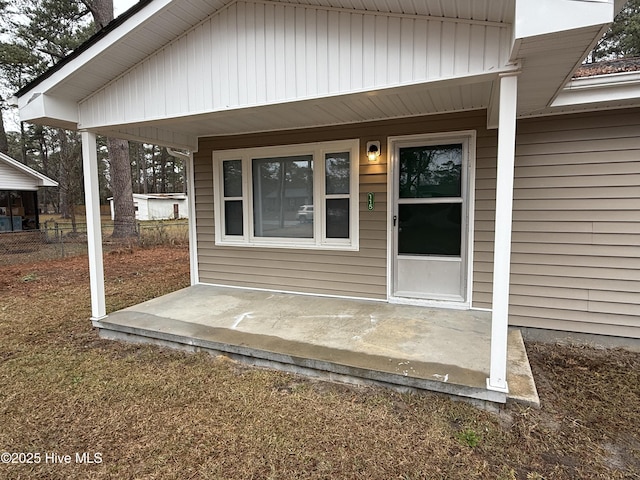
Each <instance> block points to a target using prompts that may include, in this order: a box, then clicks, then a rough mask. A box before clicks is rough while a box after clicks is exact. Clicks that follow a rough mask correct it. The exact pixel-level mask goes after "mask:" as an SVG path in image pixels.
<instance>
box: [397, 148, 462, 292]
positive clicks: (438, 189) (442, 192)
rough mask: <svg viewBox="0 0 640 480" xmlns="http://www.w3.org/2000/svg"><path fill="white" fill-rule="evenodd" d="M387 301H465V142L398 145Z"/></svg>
mask: <svg viewBox="0 0 640 480" xmlns="http://www.w3.org/2000/svg"><path fill="white" fill-rule="evenodd" d="M393 154H394V159H393V161H394V180H393V181H394V190H395V191H394V199H395V204H394V212H393V223H394V226H393V241H394V245H393V256H394V258H393V263H394V269H393V275H394V278H393V296H394V297H404V298H413V299H420V300H428V301H434V302H455V303H464V302H466V301H467V261H468V259H467V257H468V255H467V247H468V243H469V239H468V232H469V229H468V202H467V197H468V190H469V188H468V174H467V167H468V162H469V160H468V159H469V141H468V139H465V138H453V139H440V140H439V141H432V140H431V139H427V138H425V139H422V140H420V139H412V140H407V141H402V140H398V141H396V142H394V144H393Z"/></svg>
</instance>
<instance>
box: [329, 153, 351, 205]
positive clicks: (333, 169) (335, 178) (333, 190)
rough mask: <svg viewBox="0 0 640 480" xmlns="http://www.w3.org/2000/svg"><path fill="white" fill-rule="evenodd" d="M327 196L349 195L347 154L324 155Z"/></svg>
mask: <svg viewBox="0 0 640 480" xmlns="http://www.w3.org/2000/svg"><path fill="white" fill-rule="evenodd" d="M324 162H325V170H326V191H327V195H335V194H347V195H348V194H349V174H350V162H349V152H342V153H329V154H327V155H325V160H324Z"/></svg>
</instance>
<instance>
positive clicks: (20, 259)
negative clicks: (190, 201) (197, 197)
mask: <svg viewBox="0 0 640 480" xmlns="http://www.w3.org/2000/svg"><path fill="white" fill-rule="evenodd" d="M112 232H113V223H106V224H105V223H103V225H102V240H103V249H104V251H105V252H109V251H111V250H117V249H119V248H122V247H123V245H126V246H131V245H136V246H140V247H149V246H156V245H172V246H176V247H184V248H188V246H189V224H188V221H187V220H176V221H148V222H138V223H137V225H136V232H135V236H133V237H130V238H126V239H114V238H112V237H111V234H112ZM86 254H87V225H86V223H77V224H76V225H75V226H73V225H71V223H67V222H58V221H52V220H48V221H46V222H44V224H42V226H41V228H40V230H25V231H21V232H3V233H0V266H6V265H15V264H19V263H30V262H38V261H43V260H51V259H57V258H66V257H72V256H77V255H86Z"/></svg>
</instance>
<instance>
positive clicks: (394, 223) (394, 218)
mask: <svg viewBox="0 0 640 480" xmlns="http://www.w3.org/2000/svg"><path fill="white" fill-rule="evenodd" d="M397 221H398V216H397V215H394V216H393V226H394V227H395V226H396V223H397Z"/></svg>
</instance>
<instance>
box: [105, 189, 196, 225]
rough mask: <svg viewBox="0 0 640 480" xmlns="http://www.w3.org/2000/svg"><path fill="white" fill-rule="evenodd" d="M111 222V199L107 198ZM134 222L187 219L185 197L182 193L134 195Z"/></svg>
mask: <svg viewBox="0 0 640 480" xmlns="http://www.w3.org/2000/svg"><path fill="white" fill-rule="evenodd" d="M107 200H109V204H110V207H111V220H113V219H114V215H115V212H114V208H113V197H109V198H108V199H107ZM133 206H134V208H135V210H136V220H143V221H144V220H176V219H179V218H189V215H188V213H189V206H188V199H187V195H186V194H184V193H150V194H142V193H134V194H133Z"/></svg>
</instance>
